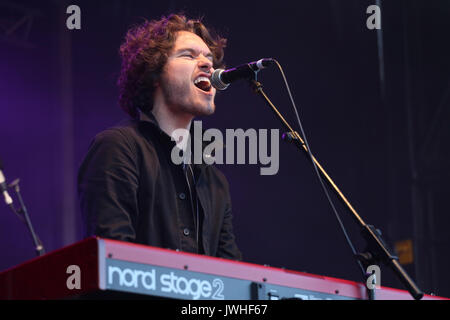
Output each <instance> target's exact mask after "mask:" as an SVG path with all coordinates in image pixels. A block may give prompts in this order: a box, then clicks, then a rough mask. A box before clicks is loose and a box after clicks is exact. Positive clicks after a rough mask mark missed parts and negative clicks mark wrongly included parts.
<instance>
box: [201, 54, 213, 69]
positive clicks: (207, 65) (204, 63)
mask: <svg viewBox="0 0 450 320" xmlns="http://www.w3.org/2000/svg"><path fill="white" fill-rule="evenodd" d="M198 67H199V68H200V69H201V70H202V71H203V72H206V73H212V72H213V70H212V67H213V62H212V61H211V60H210V59H208V58H207V57H205V56H204V55H203V54H201V55H200V59H199V63H198Z"/></svg>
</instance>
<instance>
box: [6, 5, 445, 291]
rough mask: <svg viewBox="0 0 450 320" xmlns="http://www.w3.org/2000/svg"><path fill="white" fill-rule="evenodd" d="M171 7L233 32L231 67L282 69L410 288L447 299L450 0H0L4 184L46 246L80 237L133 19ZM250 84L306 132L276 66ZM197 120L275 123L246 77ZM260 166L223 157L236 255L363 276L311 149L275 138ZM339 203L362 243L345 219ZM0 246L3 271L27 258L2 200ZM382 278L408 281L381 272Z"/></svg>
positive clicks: (339, 176) (315, 137)
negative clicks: (81, 197) (265, 171)
mask: <svg viewBox="0 0 450 320" xmlns="http://www.w3.org/2000/svg"><path fill="white" fill-rule="evenodd" d="M56 3H58V4H56ZM70 4H76V5H78V6H79V8H80V9H81V29H79V30H77V29H74V30H69V29H68V28H67V25H66V19H67V18H68V17H69V15H70V14H67V13H66V9H67V7H68V6H69V5H70ZM371 5H379V6H380V8H381V19H382V23H381V29H369V28H368V26H367V20H368V19H369V17H370V15H371V14H368V13H367V12H366V10H367V8H368V7H369V6H371ZM172 12H184V13H186V14H187V15H188V16H191V17H195V18H197V17H204V18H203V21H204V22H205V23H206V24H207V25H209V26H212V27H214V28H215V30H216V31H217V32H218V33H220V34H222V35H223V36H224V37H226V38H228V47H227V49H226V55H225V61H226V63H227V66H230V67H231V66H236V65H239V64H242V63H246V62H250V61H254V60H257V59H260V58H263V57H274V58H276V59H277V60H278V61H279V62H280V63H281V64H282V66H283V68H284V70H285V72H286V75H287V78H288V80H289V83H290V86H291V89H292V91H293V95H294V98H295V101H296V103H297V107H298V109H299V114H300V117H301V119H302V122H303V125H304V129H305V132H306V135H307V138H308V140H309V143H310V147H311V150H312V152H313V153H314V155H315V156H316V158H317V159H318V160H319V162H320V163H321V164H322V165H323V167H324V168H325V169H326V170H327V172H328V173H329V174H330V176H331V177H332V178H333V179H334V181H335V182H336V184H337V185H338V186H339V187H340V188H341V190H342V191H343V193H344V194H345V195H346V196H347V198H348V199H349V200H350V202H351V203H352V204H353V206H354V207H355V208H356V210H357V211H358V213H359V214H360V215H361V217H362V218H363V219H364V220H365V221H366V222H367V223H369V224H373V225H375V226H376V227H377V228H379V229H381V230H382V231H383V236H384V238H385V239H386V240H387V241H388V243H389V244H390V245H391V246H392V247H397V249H398V253H399V255H400V257H401V261H402V263H403V264H404V267H405V268H406V270H407V271H408V272H409V273H410V275H411V276H412V277H413V278H414V279H415V280H416V281H417V283H418V285H419V287H421V289H423V290H424V291H425V292H427V293H431V292H433V293H435V294H439V295H446V296H450V276H449V274H448V270H449V269H450V261H449V256H448V252H449V248H450V237H449V233H448V232H447V228H448V227H449V220H450V219H449V215H448V212H449V211H450V206H449V204H448V196H449V187H448V184H447V183H446V179H447V178H448V177H449V172H448V166H446V164H447V163H448V160H449V153H448V145H449V131H450V130H449V126H448V120H449V116H450V112H449V109H450V100H449V90H450V87H449V85H450V84H449V74H450V73H449V71H450V62H449V59H448V56H450V47H449V42H448V34H449V30H450V19H449V17H450V4H449V3H448V1H446V0H441V1H438V0H434V1H432V2H429V1H425V0H421V1H419V0H416V1H413V0H408V1H406V0H404V1H376V0H342V1H334V0H320V1H317V0H315V1H313V0H308V1H273V2H267V3H262V2H261V1H257V2H252V1H225V2H221V3H220V5H218V3H217V2H207V1H199V2H194V1H159V2H157V1H137V0H136V1H120V0H113V1H112V0H108V1H106V0H105V1H75V2H74V3H69V2H64V1H59V2H56V1H43V0H41V1H39V2H37V1H14V2H12V1H0V18H1V19H0V26H1V27H2V30H3V31H2V35H1V38H0V147H1V149H0V157H1V158H2V159H3V162H4V170H3V172H4V173H5V175H6V178H7V181H8V182H12V181H13V180H14V179H15V178H20V186H21V191H22V194H23V197H24V200H25V203H26V205H27V208H28V210H29V213H30V217H31V220H32V222H33V224H34V227H35V230H36V232H37V234H38V235H39V237H40V238H41V239H42V242H43V243H44V245H45V248H46V250H47V251H51V250H55V249H58V248H61V247H63V246H65V245H68V244H71V243H73V242H76V241H78V240H81V239H82V224H81V219H80V212H79V207H78V202H77V201H78V200H77V194H76V175H77V170H78V167H79V165H80V163H81V161H82V159H83V157H84V155H85V153H86V151H87V148H88V146H89V144H90V142H91V140H92V138H93V137H94V136H95V134H96V133H98V132H100V131H101V130H103V129H105V128H107V127H110V126H113V125H115V124H116V123H117V122H119V121H121V120H122V119H124V118H126V115H125V113H123V112H122V111H121V110H120V108H119V106H118V103H117V98H118V90H117V86H116V81H117V76H118V72H119V68H120V60H119V55H118V49H119V46H120V44H121V42H122V40H123V38H124V35H125V33H126V31H127V29H128V28H129V27H130V26H132V25H133V24H136V23H140V22H142V21H143V19H156V18H159V17H160V16H161V15H167V14H169V13H172ZM259 80H260V81H261V82H262V83H263V85H264V88H265V90H266V92H267V94H269V96H270V97H271V98H272V100H273V102H274V103H275V104H276V105H277V106H278V107H279V109H280V110H281V112H282V113H283V114H285V116H286V117H287V118H288V119H289V121H290V123H291V124H292V125H294V127H295V129H296V130H299V129H298V126H297V125H296V122H295V116H294V113H293V109H292V107H291V105H290V102H289V99H288V96H287V92H286V89H285V87H284V85H283V82H282V78H281V75H280V73H279V72H278V70H277V69H276V68H275V67H273V68H270V69H267V70H264V71H262V72H261V73H260V74H259ZM201 120H202V121H203V127H204V128H218V129H220V130H221V131H222V132H223V133H225V130H226V129H238V128H242V129H244V130H247V129H251V128H253V129H255V130H259V129H269V130H271V129H279V130H280V131H281V132H283V127H282V126H281V124H280V123H279V121H278V120H277V119H276V118H275V116H274V114H273V113H272V112H271V110H270V109H269V108H268V107H267V106H266V105H265V104H264V103H263V101H262V100H261V99H260V97H258V96H257V95H255V94H254V93H253V92H252V90H251V89H250V87H249V86H248V84H247V83H246V82H237V83H234V84H233V85H232V86H231V87H230V88H229V89H228V90H226V91H224V92H221V93H219V94H218V95H217V111H216V113H215V114H214V115H212V116H210V117H206V118H202V119H201ZM260 167H261V165H260V164H258V165H221V166H220V168H221V169H222V170H223V172H224V173H225V175H226V176H227V178H228V180H229V182H230V186H231V195H232V201H233V212H234V226H235V233H236V236H237V242H238V244H239V246H240V248H241V250H242V251H243V255H244V261H247V262H252V263H258V264H267V265H271V266H274V267H285V268H287V269H292V270H297V271H306V272H310V273H314V274H319V275H327V276H333V277H339V278H345V279H349V280H356V281H361V279H362V277H361V275H360V272H359V269H358V267H357V264H356V262H355V258H354V257H353V256H352V253H351V250H350V248H349V246H348V244H347V243H346V241H345V238H344V236H343V233H342V231H341V230H340V228H339V226H338V223H337V220H336V218H335V217H334V214H333V212H332V210H331V208H330V206H329V204H328V203H327V200H326V197H325V195H324V193H323V191H322V189H321V187H320V184H319V182H318V179H317V177H316V176H315V173H314V171H313V167H312V165H311V163H310V162H309V161H308V159H307V158H306V157H305V155H304V154H302V153H301V152H299V151H298V150H297V149H296V148H295V147H294V146H293V145H291V144H289V143H287V142H284V141H280V149H279V171H278V172H277V174H275V175H271V176H262V175H260ZM332 199H333V201H334V203H335V204H336V207H337V210H338V212H339V213H340V215H341V217H342V220H343V222H344V225H345V226H346V228H347V231H348V233H349V235H350V238H351V239H352V241H353V242H354V244H355V246H356V248H357V250H358V251H360V250H364V241H362V239H361V235H360V231H359V229H358V228H357V225H356V224H355V222H354V220H353V219H352V218H351V215H350V214H349V212H348V211H347V210H346V209H345V208H344V207H343V206H342V205H341V204H340V202H339V201H338V200H337V198H336V197H335V196H334V195H333V193H332ZM16 204H17V201H16ZM0 240H1V241H0V270H4V269H6V268H9V267H12V266H14V265H17V264H19V263H22V262H24V261H26V260H28V259H31V258H33V257H34V250H33V244H32V241H31V237H30V235H29V233H28V231H27V229H26V227H25V225H24V224H22V223H21V222H20V221H19V219H18V218H17V217H15V216H14V215H13V214H12V212H10V211H9V209H8V207H7V206H6V205H4V204H3V202H2V203H1V205H0ZM408 250H410V251H408ZM381 284H382V285H383V286H390V287H397V288H403V287H402V285H401V284H400V283H399V282H398V280H397V279H396V278H395V277H394V275H393V274H392V272H391V271H390V270H389V269H388V268H386V267H384V266H383V267H382V283H381Z"/></svg>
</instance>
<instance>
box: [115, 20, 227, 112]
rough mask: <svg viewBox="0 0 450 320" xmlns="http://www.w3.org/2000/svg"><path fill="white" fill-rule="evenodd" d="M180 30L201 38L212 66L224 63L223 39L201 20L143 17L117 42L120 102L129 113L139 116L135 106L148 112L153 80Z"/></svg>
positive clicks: (218, 66) (159, 72)
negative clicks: (118, 49) (120, 66)
mask: <svg viewBox="0 0 450 320" xmlns="http://www.w3.org/2000/svg"><path fill="white" fill-rule="evenodd" d="M179 31H189V32H192V33H195V34H196V35H198V36H199V37H200V38H202V40H203V41H204V42H205V43H206V45H207V46H208V48H209V49H210V50H211V52H212V54H213V66H214V68H222V67H223V55H224V52H223V50H224V48H225V46H226V39H225V38H222V37H220V36H212V35H211V34H212V32H210V31H209V30H208V29H207V28H206V27H205V26H204V25H203V23H202V22H201V21H200V20H188V19H187V18H186V17H185V16H184V15H183V14H171V15H169V16H168V17H164V16H163V17H162V18H161V19H160V20H152V21H147V20H145V21H144V22H143V23H142V24H140V25H138V26H135V27H133V28H131V29H130V30H129V31H128V33H127V35H126V37H125V41H124V42H123V44H122V45H121V46H120V56H121V58H122V68H121V71H120V76H119V79H118V83H117V84H118V86H119V104H120V106H121V108H122V109H123V110H124V111H125V112H126V113H128V114H129V115H130V116H131V117H133V118H136V117H137V116H138V114H139V112H138V109H140V110H141V111H142V112H144V113H147V112H149V111H151V109H152V108H153V93H154V87H155V81H157V80H158V79H159V76H160V74H161V72H162V70H163V67H164V65H165V64H166V62H167V58H168V56H169V53H170V51H171V50H172V48H173V46H174V44H175V41H176V37H177V32H179Z"/></svg>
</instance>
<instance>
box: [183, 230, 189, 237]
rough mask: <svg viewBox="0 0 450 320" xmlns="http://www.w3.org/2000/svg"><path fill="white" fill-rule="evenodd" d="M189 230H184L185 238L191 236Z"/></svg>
mask: <svg viewBox="0 0 450 320" xmlns="http://www.w3.org/2000/svg"><path fill="white" fill-rule="evenodd" d="M189 233H190V232H189V229H188V228H184V230H183V234H184V235H185V236H188V235H189Z"/></svg>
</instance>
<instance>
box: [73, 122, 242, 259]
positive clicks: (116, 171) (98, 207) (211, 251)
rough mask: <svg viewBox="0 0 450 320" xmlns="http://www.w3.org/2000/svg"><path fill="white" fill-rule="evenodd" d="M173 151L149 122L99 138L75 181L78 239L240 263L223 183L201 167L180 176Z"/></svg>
mask: <svg viewBox="0 0 450 320" xmlns="http://www.w3.org/2000/svg"><path fill="white" fill-rule="evenodd" d="M175 146H176V144H175V141H173V140H172V139H171V137H170V136H169V135H167V134H166V133H165V132H164V131H162V130H161V129H160V128H159V126H158V124H157V122H156V120H155V119H154V117H151V116H150V118H147V119H142V118H141V119H140V120H128V121H126V122H124V123H122V124H120V125H118V126H116V127H113V128H110V129H107V130H105V131H103V132H101V133H99V134H98V135H97V136H96V137H95V139H94V141H93V142H92V144H91V146H90V148H89V151H88V153H87V155H86V157H85V159H84V161H83V163H82V165H81V167H80V170H79V175H78V193H79V198H80V205H81V211H82V215H83V219H84V226H85V235H86V236H90V235H97V236H100V237H104V238H111V239H117V240H123V241H130V242H136V243H141V244H147V245H152V246H157V247H163V248H169V249H179V250H182V251H187V252H193V253H197V252H199V253H204V254H207V255H210V256H218V257H223V258H229V259H236V260H241V259H242V256H241V252H240V251H239V249H238V247H237V245H236V242H235V236H234V234H233V228H232V215H231V199H230V194H229V186H228V182H227V180H226V178H225V176H224V175H223V174H222V173H221V172H220V171H219V170H218V169H217V168H216V167H215V166H213V165H207V164H193V165H191V168H192V173H193V176H191V177H188V176H186V171H185V170H184V169H189V168H188V167H186V166H183V164H180V165H176V164H174V163H173V162H172V160H171V152H172V149H173V148H174V147H175ZM183 167H184V168H183ZM189 170H190V169H189ZM187 178H188V179H189V180H187ZM192 179H193V180H194V181H191V180H192ZM188 181H190V184H191V185H192V187H191V189H190V188H189V184H188ZM191 197H192V198H191ZM191 200H193V201H192V202H191ZM196 200H198V201H196ZM197 203H198V214H197V209H196V207H195V206H196V204H197ZM197 215H198V217H199V219H197ZM197 224H198V225H199V226H200V228H199V237H198V240H199V246H197V232H196V225H197Z"/></svg>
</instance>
